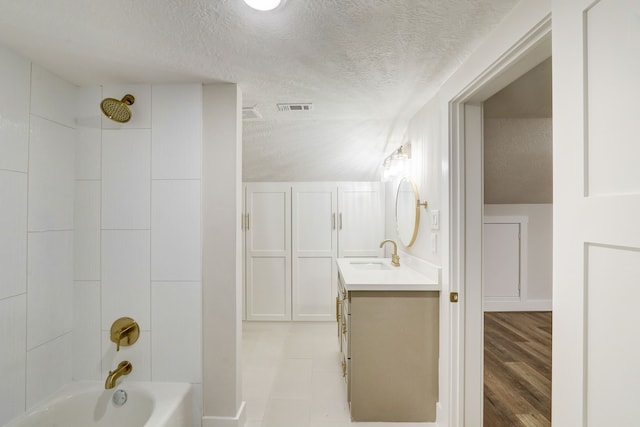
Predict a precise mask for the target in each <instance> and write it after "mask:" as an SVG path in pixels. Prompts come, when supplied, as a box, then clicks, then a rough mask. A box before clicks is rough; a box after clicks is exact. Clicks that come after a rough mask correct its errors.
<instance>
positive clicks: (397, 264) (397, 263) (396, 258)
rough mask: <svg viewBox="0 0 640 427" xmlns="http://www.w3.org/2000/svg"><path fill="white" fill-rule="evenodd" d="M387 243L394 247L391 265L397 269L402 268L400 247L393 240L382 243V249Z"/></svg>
mask: <svg viewBox="0 0 640 427" xmlns="http://www.w3.org/2000/svg"><path fill="white" fill-rule="evenodd" d="M385 243H391V244H392V245H393V254H391V264H393V265H394V266H395V267H400V257H399V256H398V245H397V244H396V242H394V241H393V240H391V239H387V240H383V241H382V243H380V247H383V246H384V244H385Z"/></svg>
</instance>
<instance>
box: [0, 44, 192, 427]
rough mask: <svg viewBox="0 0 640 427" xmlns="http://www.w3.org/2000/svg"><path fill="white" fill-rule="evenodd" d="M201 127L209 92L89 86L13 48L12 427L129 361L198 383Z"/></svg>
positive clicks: (4, 317) (6, 171)
mask: <svg viewBox="0 0 640 427" xmlns="http://www.w3.org/2000/svg"><path fill="white" fill-rule="evenodd" d="M125 93H132V94H133V95H134V96H135V98H136V101H135V103H134V105H133V106H132V112H133V118H132V120H131V121H130V122H129V123H127V124H122V125H121V124H117V123H115V122H111V121H110V120H108V119H106V118H104V117H102V115H101V113H100V110H99V107H98V106H99V103H100V100H101V99H102V98H103V97H113V98H121V97H122V96H123V95H124V94H125ZM201 129H202V86H201V85H199V84H193V85H134V86H104V87H89V88H77V87H75V86H73V85H71V84H69V83H66V82H64V81H63V80H61V79H59V78H58V77H56V76H54V75H53V74H51V73H49V72H47V71H46V70H44V69H42V68H40V67H38V66H37V65H35V64H34V65H32V64H31V63H30V62H29V61H28V60H26V59H24V58H22V57H20V56H19V55H16V54H15V53H13V52H11V51H9V50H7V49H4V48H1V47H0V342H2V345H1V346H0V375H2V376H3V378H5V381H2V382H0V425H3V424H4V423H5V422H6V421H7V420H9V419H11V418H13V417H14V416H16V415H19V414H20V413H22V412H24V411H25V410H26V409H28V408H29V407H31V406H32V405H33V404H35V403H37V402H38V401H39V400H41V399H43V398H45V397H46V396H47V395H49V394H50V393H52V392H53V391H55V390H56V389H57V388H59V387H60V386H61V385H63V384H65V383H67V382H69V381H71V380H72V379H89V380H102V379H104V377H105V375H106V373H107V371H108V370H109V369H113V367H115V366H116V365H117V363H118V361H120V360H122V359H127V360H130V361H131V362H132V364H133V373H132V374H131V375H130V378H131V379H133V380H152V381H186V382H191V383H194V384H195V385H196V390H198V389H199V386H200V383H201V378H202V373H201V358H202V356H201V354H202V350H201V348H202V344H201V328H202V326H201V266H200V262H201V261H200V259H201V258H200V256H201V255H200V254H201V250H200V247H201V243H200V223H201V218H200V217H201V209H200V188H201V179H200V177H201V144H202V136H201V132H202V131H201ZM120 316H130V317H133V318H134V319H135V320H137V321H138V323H139V324H140V327H141V329H142V332H141V336H140V339H139V341H138V342H137V343H136V344H135V345H134V346H131V347H126V348H123V349H122V350H121V351H120V352H119V353H116V351H115V345H114V344H113V343H111V342H110V341H109V334H108V331H109V328H110V326H111V323H112V322H113V321H114V320H115V319H116V318H118V317H120Z"/></svg>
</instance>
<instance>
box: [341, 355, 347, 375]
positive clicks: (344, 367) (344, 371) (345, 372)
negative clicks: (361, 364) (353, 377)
mask: <svg viewBox="0 0 640 427" xmlns="http://www.w3.org/2000/svg"><path fill="white" fill-rule="evenodd" d="M346 376H347V361H346V360H344V359H342V377H343V378H344V377H346Z"/></svg>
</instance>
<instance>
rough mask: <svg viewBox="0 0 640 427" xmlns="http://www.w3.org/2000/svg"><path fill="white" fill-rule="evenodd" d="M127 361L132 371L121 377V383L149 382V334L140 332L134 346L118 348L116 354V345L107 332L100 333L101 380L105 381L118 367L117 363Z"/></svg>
mask: <svg viewBox="0 0 640 427" xmlns="http://www.w3.org/2000/svg"><path fill="white" fill-rule="evenodd" d="M123 360H128V361H129V362H131V365H132V366H133V370H132V371H131V373H130V374H129V375H127V376H124V377H121V379H120V380H118V384H120V382H122V381H151V333H150V332H149V331H140V336H139V337H138V341H136V343H135V344H133V345H130V346H128V347H120V351H118V352H116V345H115V343H113V342H112V341H111V339H110V333H109V331H102V380H106V379H107V375H108V374H109V371H113V370H114V369H116V368H117V367H118V363H120V362H122V361H123Z"/></svg>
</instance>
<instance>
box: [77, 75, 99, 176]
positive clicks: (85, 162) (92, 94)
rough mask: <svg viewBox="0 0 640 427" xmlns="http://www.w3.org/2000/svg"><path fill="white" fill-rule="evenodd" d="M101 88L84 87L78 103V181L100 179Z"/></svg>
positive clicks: (79, 92)
mask: <svg viewBox="0 0 640 427" xmlns="http://www.w3.org/2000/svg"><path fill="white" fill-rule="evenodd" d="M101 97H102V88H101V87H100V86H92V87H83V88H80V89H79V91H78V100H77V102H76V118H75V121H76V179H100V176H101V172H100V161H101V159H100V144H101V141H102V124H101V118H100V116H101V115H102V113H101V112H100V98H101Z"/></svg>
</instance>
